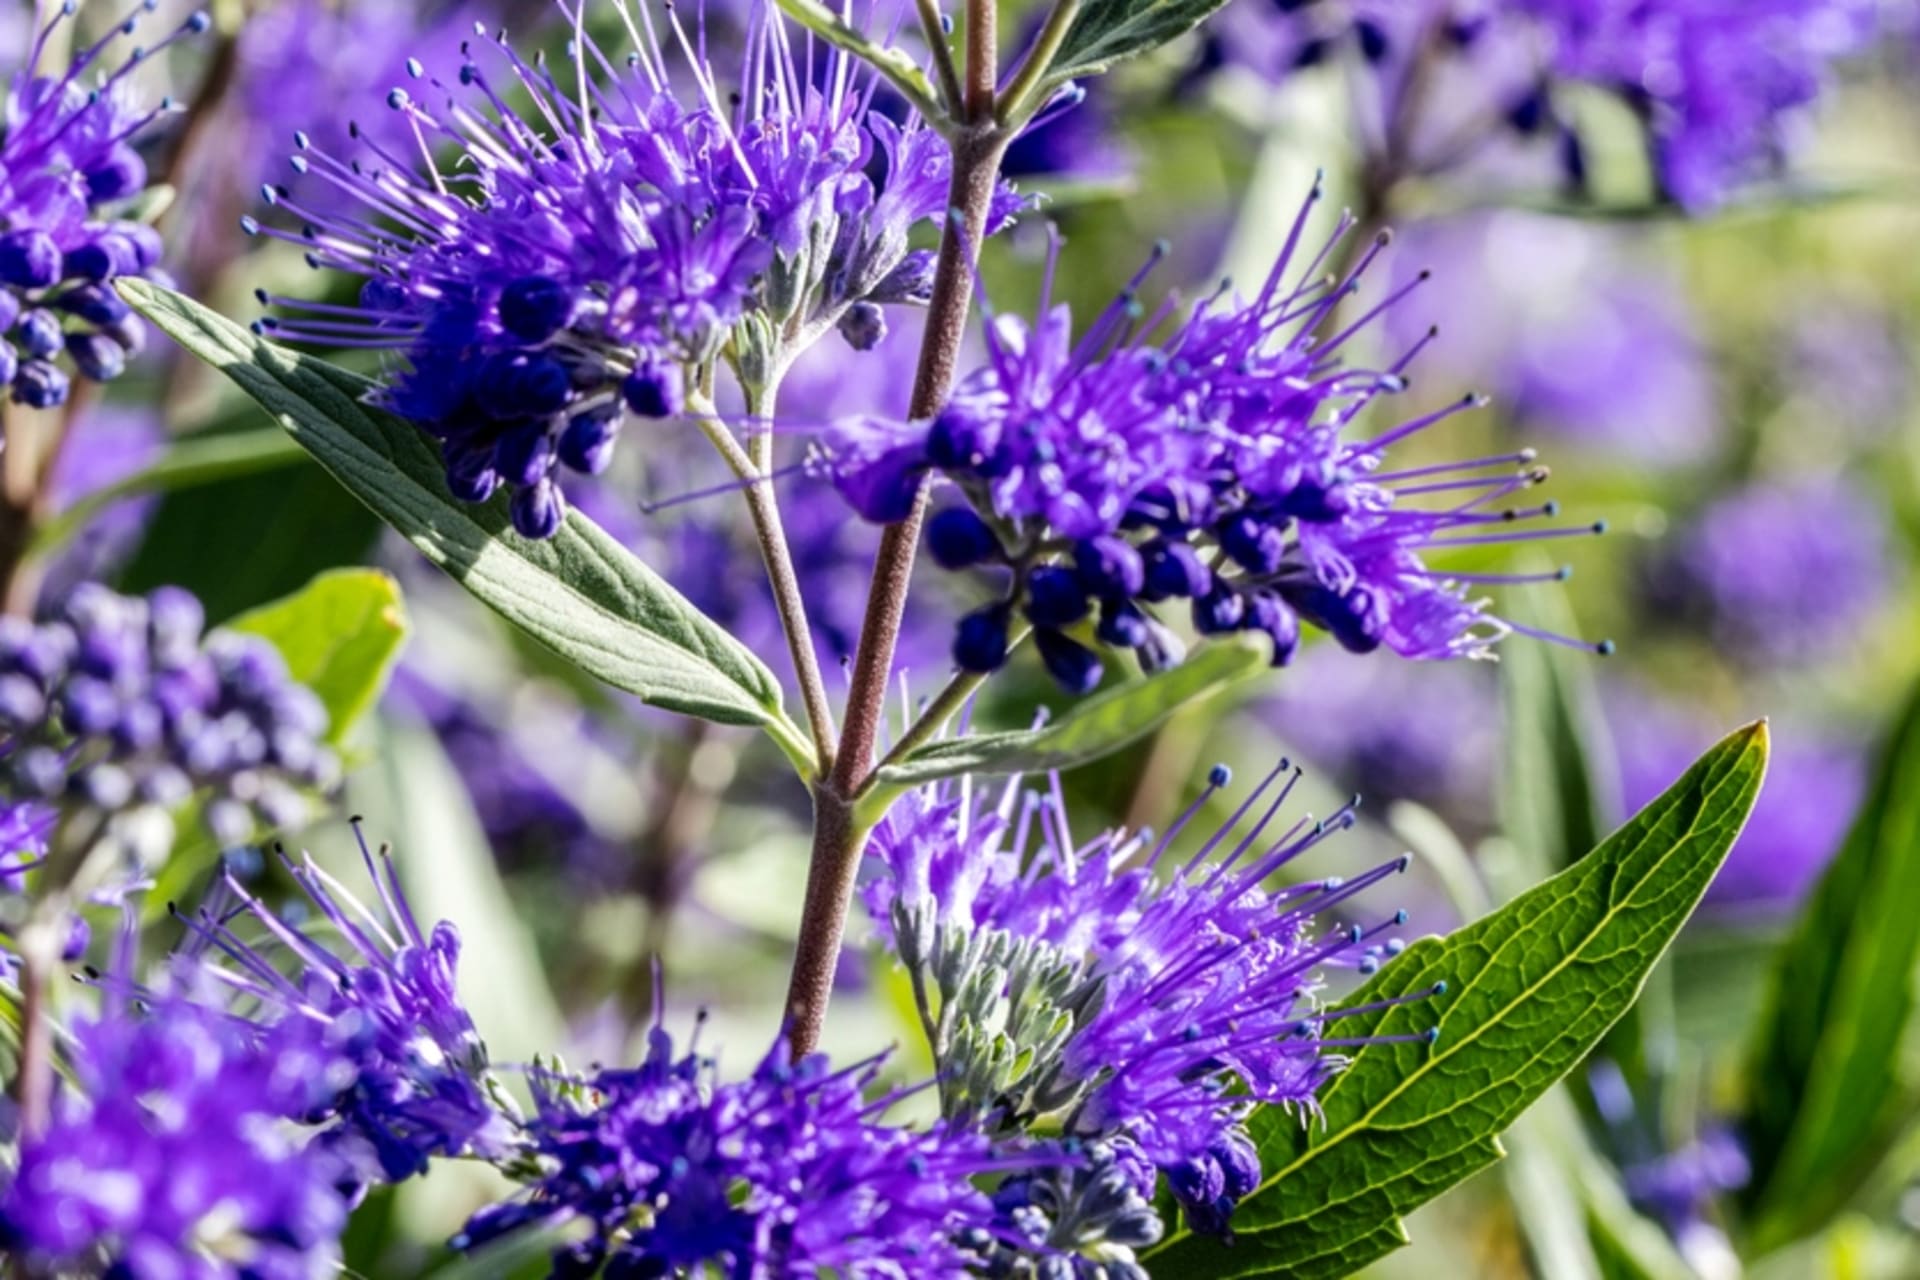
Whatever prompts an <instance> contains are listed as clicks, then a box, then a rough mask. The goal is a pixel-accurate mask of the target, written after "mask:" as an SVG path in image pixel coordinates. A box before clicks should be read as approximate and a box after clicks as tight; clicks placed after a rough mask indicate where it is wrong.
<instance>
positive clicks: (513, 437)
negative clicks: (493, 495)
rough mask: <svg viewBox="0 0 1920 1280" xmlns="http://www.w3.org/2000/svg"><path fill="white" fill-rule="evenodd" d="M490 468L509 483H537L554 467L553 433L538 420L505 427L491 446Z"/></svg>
mask: <svg viewBox="0 0 1920 1280" xmlns="http://www.w3.org/2000/svg"><path fill="white" fill-rule="evenodd" d="M493 469H494V470H495V471H498V472H499V473H500V478H501V479H502V480H504V481H506V482H507V483H508V484H510V485H515V486H526V485H536V484H539V483H540V481H542V480H544V479H546V477H547V473H548V472H550V471H552V470H553V437H552V436H550V435H548V434H547V429H546V427H545V426H544V425H543V424H540V423H529V424H527V425H526V426H522V427H518V428H516V429H514V430H511V431H507V432H506V433H504V434H503V435H501V437H500V441H499V443H497V444H495V445H494V446H493Z"/></svg>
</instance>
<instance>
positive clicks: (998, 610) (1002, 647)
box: [953, 602, 1012, 675]
mask: <svg viewBox="0 0 1920 1280" xmlns="http://www.w3.org/2000/svg"><path fill="white" fill-rule="evenodd" d="M1011 621H1012V614H1011V610H1010V609H1009V608H1008V607H1007V605H1006V604H1005V602H1001V603H998V604H990V605H988V606H986V607H985V608H983V609H976V610H974V611H973V612H972V613H970V614H968V615H967V616H966V617H964V618H962V619H960V625H959V626H958V627H957V628H955V629H954V633H953V661H954V665H955V666H957V667H959V668H960V669H961V670H962V671H971V672H973V673H975V674H976V675H987V674H990V673H992V672H995V671H998V670H999V669H1000V668H1001V667H1003V666H1005V665H1006V664H1007V627H1008V625H1009V624H1010V623H1011Z"/></svg>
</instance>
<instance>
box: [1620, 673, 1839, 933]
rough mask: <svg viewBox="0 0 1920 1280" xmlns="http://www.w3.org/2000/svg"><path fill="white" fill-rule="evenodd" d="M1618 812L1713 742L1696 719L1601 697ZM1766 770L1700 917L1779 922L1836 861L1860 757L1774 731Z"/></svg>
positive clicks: (1820, 735) (1659, 704) (1829, 739)
mask: <svg viewBox="0 0 1920 1280" xmlns="http://www.w3.org/2000/svg"><path fill="white" fill-rule="evenodd" d="M1601 701H1602V705H1603V707H1604V708H1605V712H1606V719H1607V724H1608V726H1609V728H1610V730H1611V732H1612V734H1613V741H1614V748H1615V751H1616V752H1617V753H1618V756H1619V761H1620V790H1621V798H1622V800H1623V801H1624V802H1625V806H1626V809H1627V811H1628V812H1633V811H1634V810H1637V809H1639V808H1640V807H1641V806H1643V805H1645V804H1646V803H1647V802H1648V801H1650V800H1652V799H1653V798H1654V797H1655V796H1657V795H1659V794H1660V792H1662V791H1664V790H1665V789H1666V788H1667V787H1669V786H1671V785H1673V782H1674V780H1675V779H1676V778H1678V777H1679V776H1680V775H1681V774H1682V773H1683V772H1685V771H1686V768H1687V766H1688V765H1690V764H1692V763H1693V761H1694V759H1695V758H1696V757H1697V756H1698V755H1699V754H1700V753H1701V752H1703V751H1705V750H1706V749H1707V748H1708V747H1709V746H1711V745H1713V741H1714V738H1715V737H1716V734H1715V733H1714V731H1713V728H1712V727H1711V725H1710V722H1709V721H1708V718H1707V717H1706V716H1705V715H1704V714H1703V713H1702V712H1700V711H1699V710H1697V709H1694V708H1690V707H1687V706H1686V705H1685V704H1683V703H1679V702H1676V701H1674V700H1672V699H1670V698H1666V697H1660V696H1656V695H1653V694H1651V693H1649V692H1647V691H1646V690H1643V689H1639V688H1635V687H1633V686H1629V685H1611V686H1608V687H1607V688H1606V689H1604V690H1603V695H1602V699H1601ZM1773 741H1774V748H1773V760H1772V763H1771V764H1770V765H1769V766H1768V769H1767V781H1766V785H1765V786H1764V787H1763V788H1762V789H1761V792H1760V798H1759V800H1758V802H1757V803H1756V804H1755V805H1754V810H1753V816H1752V817H1751V818H1750V819H1749V820H1748V822H1747V825H1746V829H1745V830H1744V831H1742V832H1741V833H1740V839H1739V840H1738V841H1737V842H1736V843H1735V844H1734V846H1733V851H1732V852H1731V853H1730V854H1728V855H1727V860H1726V862H1725V864H1724V865H1722V867H1721V868H1720V873H1719V874H1718V875H1717V876H1715V877H1714V881H1713V884H1712V885H1711V886H1710V887H1709V888H1708V889H1707V897H1706V903H1707V907H1708V908H1710V909H1719V910H1721V911H1725V912H1731V913H1739V914H1763V915H1765V914H1779V913H1782V912H1786V911H1790V910H1792V909H1793V907H1794V906H1795V904H1797V903H1798V902H1799V901H1800V899H1801V898H1802V897H1803V896H1804V895H1805V893H1806V891H1807V890H1808V888H1810V887H1811V886H1812V884H1813V882H1814V881H1815V880H1816V879H1818V878H1819V875H1820V873H1821V872H1822V871H1823V870H1825V868H1826V865H1827V863H1828V862H1829V861H1831V860H1832V858H1833V856H1834V854H1836V853H1838V852H1839V849H1840V843H1841V841H1842V840H1843V839H1844V838H1845V836H1846V832H1847V827H1848V824H1849V823H1850V822H1851V821H1852V818H1853V813H1854V810H1855V809H1856V808H1857V807H1858V806H1859V804H1860V801H1861V799H1862V798H1863V797H1864V796H1865V794H1866V785H1867V766H1866V760H1865V757H1864V753H1863V752H1862V751H1861V749H1860V747H1859V746H1858V745H1857V744H1856V743H1854V742H1852V741H1849V740H1847V739H1845V738H1841V737H1838V736H1834V735H1830V734H1827V733H1824V732H1821V731H1814V730H1802V729H1799V728H1797V727H1796V726H1795V723H1794V722H1791V721H1790V722H1787V723H1785V724H1776V728H1775V732H1774V738H1773Z"/></svg>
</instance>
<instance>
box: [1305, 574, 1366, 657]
mask: <svg viewBox="0 0 1920 1280" xmlns="http://www.w3.org/2000/svg"><path fill="white" fill-rule="evenodd" d="M1280 592H1281V594H1282V595H1283V596H1285V597H1286V600H1287V603H1289V604H1291V605H1292V606H1293V607H1294V608H1295V609H1297V610H1299V611H1300V616H1301V617H1303V618H1305V619H1306V620H1307V621H1309V622H1311V623H1313V624H1314V625H1315V626H1318V627H1320V628H1321V629H1322V630H1324V631H1327V632H1328V633H1330V634H1331V635H1332V636H1333V638H1334V639H1335V640H1337V641H1339V642H1340V647H1341V648H1343V649H1346V650H1347V651H1348V652H1350V653H1372V652H1373V651H1374V650H1375V649H1378V648H1379V647H1380V641H1381V639H1382V637H1383V636H1384V635H1385V633H1386V628H1387V617H1386V610H1385V607H1384V605H1383V603H1382V602H1381V601H1380V600H1379V599H1378V598H1377V597H1376V596H1375V595H1374V593H1373V592H1372V591H1370V590H1368V589H1367V588H1366V587H1355V588H1353V589H1352V590H1351V591H1348V592H1347V593H1346V594H1344V595H1342V594H1341V593H1339V592H1337V591H1334V590H1332V589H1331V588H1328V587H1324V586H1321V585H1320V584H1319V583H1317V582H1308V583H1290V584H1283V585H1282V586H1281V588H1280Z"/></svg>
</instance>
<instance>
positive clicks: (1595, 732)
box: [1499, 586, 1620, 874]
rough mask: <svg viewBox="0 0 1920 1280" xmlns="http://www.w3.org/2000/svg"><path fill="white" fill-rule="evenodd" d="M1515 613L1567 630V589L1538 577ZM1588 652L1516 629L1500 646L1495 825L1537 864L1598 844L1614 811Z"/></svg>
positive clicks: (1551, 867)
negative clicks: (1501, 718)
mask: <svg viewBox="0 0 1920 1280" xmlns="http://www.w3.org/2000/svg"><path fill="white" fill-rule="evenodd" d="M1515 609H1516V610H1517V611H1519V610H1524V616H1521V617H1519V618H1518V619H1517V620H1518V621H1522V622H1525V623H1527V624H1528V625H1530V626H1534V627H1538V628H1541V629H1544V630H1548V631H1553V632H1556V633H1558V634H1561V635H1570V634H1572V633H1573V632H1574V630H1575V628H1576V627H1577V625H1578V624H1577V623H1576V621H1575V620H1574V618H1573V613H1572V610H1571V609H1570V608H1569V607H1568V605H1567V598H1566V593H1565V592H1564V591H1562V590H1560V589H1559V588H1558V587H1545V586H1540V587H1535V588H1534V589H1533V590H1531V591H1529V592H1528V593H1527V594H1526V596H1525V597H1524V598H1523V599H1521V600H1519V601H1516V603H1515ZM1594 662H1595V658H1594V657H1593V655H1592V654H1582V653H1576V652H1574V651H1573V650H1571V649H1566V648H1563V647H1561V646H1559V645H1552V644H1537V643H1527V642H1525V641H1524V640H1523V639H1518V638H1516V639H1515V640H1514V642H1513V643H1511V644H1506V645H1503V646H1501V650H1500V676H1501V681H1500V683H1501V695H1502V702H1503V705H1504V709H1505V715H1506V724H1505V729H1506V733H1505V740H1506V760H1505V766H1506V767H1505V772H1504V774H1503V776H1502V778H1501V784H1500V796H1499V799H1500V825H1501V828H1502V829H1503V830H1504V831H1505V832H1506V834H1507V836H1508V838H1509V839H1511V840H1512V841H1513V842H1514V843H1515V844H1516V845H1517V846H1519V848H1520V850H1521V851H1522V852H1523V853H1524V854H1526V855H1528V856H1529V857H1530V858H1532V859H1533V860H1534V861H1535V862H1536V864H1537V865H1538V867H1539V869H1540V871H1541V872H1542V873H1543V874H1550V873H1552V872H1554V871H1558V870H1559V869H1560V868H1562V867H1564V866H1566V865H1568V864H1569V863H1571V862H1572V861H1573V860H1574V859H1575V858H1577V857H1579V856H1580V855H1581V854H1583V853H1585V852H1586V851H1587V850H1589V849H1592V848H1594V847H1596V846H1597V845H1599V843H1600V838H1601V837H1602V836H1603V835H1604V834H1606V831H1607V829H1608V828H1609V827H1610V826H1611V825H1612V822H1613V820H1614V818H1615V815H1616V814H1617V813H1618V812H1619V805H1620V798H1619V784H1618V781H1617V780H1616V778H1615V771H1614V767H1613V758H1612V752H1611V749H1610V744H1609V742H1608V740H1607V734H1606V727H1605V724H1604V722H1603V721H1602V720H1601V717H1600V710H1599V705H1598V700H1597V698H1596V697H1595V695H1594V690H1593V665H1594Z"/></svg>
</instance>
